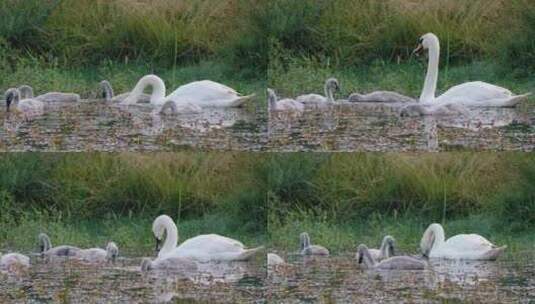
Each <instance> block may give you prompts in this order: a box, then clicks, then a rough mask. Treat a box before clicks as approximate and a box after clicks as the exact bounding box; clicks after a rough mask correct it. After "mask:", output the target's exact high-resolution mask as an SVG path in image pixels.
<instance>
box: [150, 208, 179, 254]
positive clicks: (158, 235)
mask: <svg viewBox="0 0 535 304" xmlns="http://www.w3.org/2000/svg"><path fill="white" fill-rule="evenodd" d="M168 223H173V224H174V222H173V219H172V218H171V217H169V216H168V215H165V214H163V215H160V216H158V217H157V218H156V219H155V220H154V222H153V223H152V233H154V237H155V239H156V252H158V251H160V244H161V243H162V240H163V239H164V234H165V231H166V228H167V226H168Z"/></svg>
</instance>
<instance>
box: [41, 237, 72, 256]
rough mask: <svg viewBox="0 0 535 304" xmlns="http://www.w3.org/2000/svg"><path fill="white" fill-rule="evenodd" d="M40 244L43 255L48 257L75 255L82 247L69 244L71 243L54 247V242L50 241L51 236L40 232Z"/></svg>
mask: <svg viewBox="0 0 535 304" xmlns="http://www.w3.org/2000/svg"><path fill="white" fill-rule="evenodd" d="M38 238H39V245H40V249H41V256H43V257H44V256H46V257H60V256H61V257H66V256H68V257H73V256H76V254H78V252H80V250H81V249H80V248H78V247H74V246H69V245H61V246H56V247H52V243H51V242H50V238H49V237H48V235H46V234H45V233H40V234H39V236H38Z"/></svg>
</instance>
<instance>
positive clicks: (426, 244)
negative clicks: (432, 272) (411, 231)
mask: <svg viewBox="0 0 535 304" xmlns="http://www.w3.org/2000/svg"><path fill="white" fill-rule="evenodd" d="M437 229H440V230H441V229H442V226H441V225H440V224H437V223H434V224H431V225H429V227H427V229H426V230H425V232H424V235H423V236H422V240H421V241H420V250H421V251H422V255H423V256H424V257H426V258H428V257H429V253H430V252H431V248H433V245H434V243H435V240H436V235H435V230H437Z"/></svg>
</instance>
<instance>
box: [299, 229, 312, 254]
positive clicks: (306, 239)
mask: <svg viewBox="0 0 535 304" xmlns="http://www.w3.org/2000/svg"><path fill="white" fill-rule="evenodd" d="M299 238H300V239H301V250H304V249H306V248H308V247H310V236H309V235H308V233H306V232H304V233H301V236H300V237H299Z"/></svg>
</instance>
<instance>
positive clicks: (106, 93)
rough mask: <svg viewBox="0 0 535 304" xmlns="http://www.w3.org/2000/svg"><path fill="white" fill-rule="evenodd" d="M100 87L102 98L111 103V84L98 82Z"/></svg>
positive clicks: (112, 93) (112, 94)
mask: <svg viewBox="0 0 535 304" xmlns="http://www.w3.org/2000/svg"><path fill="white" fill-rule="evenodd" d="M100 87H101V88H102V94H103V96H102V97H103V98H104V100H106V101H111V100H112V98H113V97H114V92H113V87H112V86H111V83H110V82H109V81H107V80H103V81H101V82H100Z"/></svg>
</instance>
